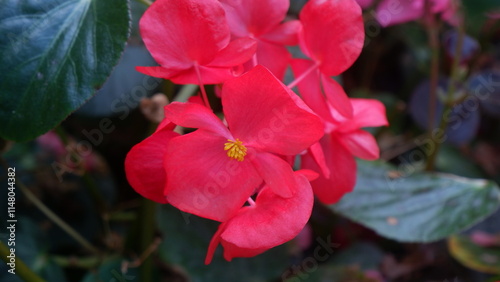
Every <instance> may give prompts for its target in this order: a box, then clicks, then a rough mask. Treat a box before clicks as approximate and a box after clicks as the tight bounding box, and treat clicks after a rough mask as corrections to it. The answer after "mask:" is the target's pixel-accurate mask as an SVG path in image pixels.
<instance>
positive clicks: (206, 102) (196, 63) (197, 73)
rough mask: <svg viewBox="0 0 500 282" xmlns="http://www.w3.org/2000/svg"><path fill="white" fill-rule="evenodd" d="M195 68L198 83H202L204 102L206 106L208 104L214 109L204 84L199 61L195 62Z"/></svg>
mask: <svg viewBox="0 0 500 282" xmlns="http://www.w3.org/2000/svg"><path fill="white" fill-rule="evenodd" d="M194 70H195V71H196V76H198V83H199V85H200V90H201V98H202V99H203V103H205V106H207V108H209V109H212V107H210V101H209V100H208V96H207V92H206V91H205V86H204V85H203V81H202V80H201V72H200V66H199V65H198V62H194Z"/></svg>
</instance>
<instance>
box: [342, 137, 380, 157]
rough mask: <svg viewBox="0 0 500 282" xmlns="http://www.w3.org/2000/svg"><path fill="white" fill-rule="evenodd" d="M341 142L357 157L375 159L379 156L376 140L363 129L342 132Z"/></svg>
mask: <svg viewBox="0 0 500 282" xmlns="http://www.w3.org/2000/svg"><path fill="white" fill-rule="evenodd" d="M341 142H342V143H343V144H344V145H345V146H346V147H347V148H348V149H349V151H350V152H351V154H353V155H354V156H356V157H358V158H362V159H365V160H376V159H378V158H379V156H380V150H379V148H378V144H377V140H375V138H374V137H373V135H371V134H370V133H368V132H366V131H364V130H356V131H353V132H350V133H348V134H342V139H341Z"/></svg>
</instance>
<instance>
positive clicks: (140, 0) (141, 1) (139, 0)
mask: <svg viewBox="0 0 500 282" xmlns="http://www.w3.org/2000/svg"><path fill="white" fill-rule="evenodd" d="M135 1H137V2H139V3H141V4H144V5H146V6H148V7H149V6H151V4H153V2H151V1H149V0H135Z"/></svg>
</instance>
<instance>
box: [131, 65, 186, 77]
mask: <svg viewBox="0 0 500 282" xmlns="http://www.w3.org/2000/svg"><path fill="white" fill-rule="evenodd" d="M135 70H136V71H138V72H140V73H143V74H146V75H149V76H154V77H160V78H164V79H170V78H171V77H173V76H176V75H178V74H179V73H182V72H183V71H184V70H183V69H167V68H164V67H135Z"/></svg>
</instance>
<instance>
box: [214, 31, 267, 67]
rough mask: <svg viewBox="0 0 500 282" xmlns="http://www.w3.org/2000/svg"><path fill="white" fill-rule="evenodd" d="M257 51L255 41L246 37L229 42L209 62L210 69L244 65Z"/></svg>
mask: <svg viewBox="0 0 500 282" xmlns="http://www.w3.org/2000/svg"><path fill="white" fill-rule="evenodd" d="M256 51H257V41H256V40H255V39H251V38H248V37H245V38H240V39H236V40H233V41H231V43H229V45H227V47H226V48H224V49H222V50H221V51H220V52H219V53H218V54H217V57H216V58H215V59H214V60H213V61H212V62H210V64H209V66H212V67H232V66H236V65H241V64H244V63H246V62H247V61H248V60H250V59H251V58H252V56H253V55H254V54H255V52H256Z"/></svg>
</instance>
